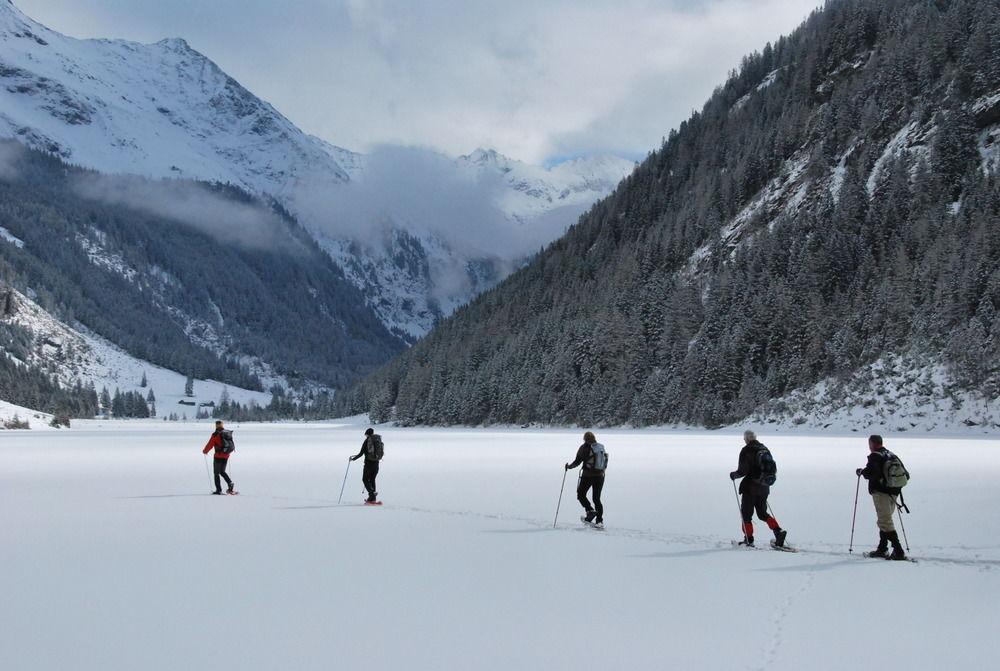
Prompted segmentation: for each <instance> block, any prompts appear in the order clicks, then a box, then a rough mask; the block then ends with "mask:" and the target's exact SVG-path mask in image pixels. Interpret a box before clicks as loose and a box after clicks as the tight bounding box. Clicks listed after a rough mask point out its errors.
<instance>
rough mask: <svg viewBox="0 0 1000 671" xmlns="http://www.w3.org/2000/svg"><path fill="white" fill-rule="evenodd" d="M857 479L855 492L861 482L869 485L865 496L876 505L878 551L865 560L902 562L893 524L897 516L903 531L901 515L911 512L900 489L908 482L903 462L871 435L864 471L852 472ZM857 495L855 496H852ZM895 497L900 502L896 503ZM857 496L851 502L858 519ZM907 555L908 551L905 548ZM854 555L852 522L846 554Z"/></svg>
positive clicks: (901, 550)
mask: <svg viewBox="0 0 1000 671" xmlns="http://www.w3.org/2000/svg"><path fill="white" fill-rule="evenodd" d="M855 474H856V475H857V476H858V489H860V485H861V478H864V479H865V480H867V481H868V493H869V494H871V496H872V502H873V503H874V504H875V517H876V525H877V526H878V539H879V540H878V547H876V548H875V549H874V550H872V551H871V552H866V553H865V556H866V557H873V558H879V559H894V560H897V561H902V560H905V559H906V558H907V557H906V552H904V551H903V546H902V544H901V543H900V542H899V534H898V533H897V532H896V527H895V525H893V523H892V516H893V514H894V513H898V514H899V524H900V528H901V529H902V528H903V526H902V525H903V512H902V511H904V510H905V511H906V512H907V513H909V512H910V509H909V508H908V507H907V506H906V501H904V500H903V487H905V486H906V484H907V483H908V482H909V481H910V474H909V472H908V471H907V470H906V467H905V466H904V465H903V462H902V461H901V460H900V458H899V457H897V456H896V455H895V454H893V453H892V452H890V451H889V450H887V449H886V448H885V445H883V443H882V436H879V435H873V436H870V437H869V438H868V464H867V465H866V466H865V467H864V468H859V469H857V470H856V471H855ZM855 493H856V492H855ZM897 497H899V501H898V502H897V500H896V499H897ZM857 509H858V507H857V496H855V499H854V512H855V515H857ZM903 539H904V541H905V539H906V531H905V529H904V530H903ZM890 543H891V544H892V553H891V554H890V553H889V544H890ZM906 545H907V547H906V549H907V551H908V550H909V549H910V547H909V543H907V544H906ZM853 551H854V522H853V521H852V522H851V547H850V548H849V552H853Z"/></svg>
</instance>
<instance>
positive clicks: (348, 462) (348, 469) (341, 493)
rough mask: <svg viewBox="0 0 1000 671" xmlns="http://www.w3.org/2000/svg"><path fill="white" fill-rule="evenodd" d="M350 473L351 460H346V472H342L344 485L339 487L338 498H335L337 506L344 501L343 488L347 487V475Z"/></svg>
mask: <svg viewBox="0 0 1000 671" xmlns="http://www.w3.org/2000/svg"><path fill="white" fill-rule="evenodd" d="M350 472H351V458H350V457H348V458H347V470H345V471H344V484H342V485H341V486H340V496H339V497H338V498H337V505H338V506H339V505H340V502H341V501H343V500H344V487H346V486H347V475H348V473H350Z"/></svg>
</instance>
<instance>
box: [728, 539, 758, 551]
mask: <svg viewBox="0 0 1000 671" xmlns="http://www.w3.org/2000/svg"><path fill="white" fill-rule="evenodd" d="M732 543H733V547H734V548H744V549H746V550H756V549H757V546H756V545H754V544H753V541H750V542H749V543H748V542H747V541H746V540H741V541H733V542H732Z"/></svg>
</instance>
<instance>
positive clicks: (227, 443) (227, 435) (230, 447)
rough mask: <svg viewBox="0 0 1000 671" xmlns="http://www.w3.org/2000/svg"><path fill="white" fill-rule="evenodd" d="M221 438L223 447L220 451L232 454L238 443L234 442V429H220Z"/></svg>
mask: <svg viewBox="0 0 1000 671" xmlns="http://www.w3.org/2000/svg"><path fill="white" fill-rule="evenodd" d="M219 440H220V441H221V442H222V449H220V450H219V451H220V452H222V453H223V454H232V453H233V452H235V451H236V443H234V442H233V432H232V431H219Z"/></svg>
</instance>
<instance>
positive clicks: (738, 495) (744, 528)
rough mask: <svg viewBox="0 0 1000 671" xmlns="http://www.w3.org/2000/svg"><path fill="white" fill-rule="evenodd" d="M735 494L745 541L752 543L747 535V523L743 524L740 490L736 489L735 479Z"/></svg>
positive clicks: (734, 482)
mask: <svg viewBox="0 0 1000 671" xmlns="http://www.w3.org/2000/svg"><path fill="white" fill-rule="evenodd" d="M733 494H734V495H735V496H736V510H738V511H739V513H740V529H742V530H743V542H744V543H746V544H747V545H749V544H750V538H749V537H748V536H747V528H746V525H745V524H743V508H742V507H741V506H740V492H739V490H737V489H736V481H735V480H733Z"/></svg>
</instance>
